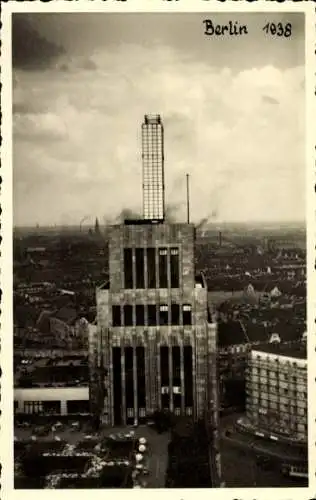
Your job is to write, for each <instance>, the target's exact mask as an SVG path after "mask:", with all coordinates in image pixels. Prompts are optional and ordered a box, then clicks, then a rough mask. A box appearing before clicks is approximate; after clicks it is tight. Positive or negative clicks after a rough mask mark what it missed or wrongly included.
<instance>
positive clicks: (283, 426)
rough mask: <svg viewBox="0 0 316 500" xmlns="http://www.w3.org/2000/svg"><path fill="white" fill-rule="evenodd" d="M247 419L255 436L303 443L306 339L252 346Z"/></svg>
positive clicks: (305, 400) (247, 377) (305, 393)
mask: <svg viewBox="0 0 316 500" xmlns="http://www.w3.org/2000/svg"><path fill="white" fill-rule="evenodd" d="M246 390H247V404H246V408H247V420H248V422H249V424H250V425H251V426H252V427H253V428H254V430H255V431H256V434H257V435H261V436H262V437H267V438H270V439H273V440H279V441H288V442H289V443H296V444H301V445H305V444H307V433H308V428H307V427H308V426H307V406H308V404H307V354H306V341H305V340H302V341H299V342H291V343H278V342H275V343H274V342H271V343H268V344H264V345H261V346H257V347H255V348H253V349H252V351H251V353H250V356H249V366H248V369H247V373H246Z"/></svg>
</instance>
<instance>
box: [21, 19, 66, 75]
mask: <svg viewBox="0 0 316 500" xmlns="http://www.w3.org/2000/svg"><path fill="white" fill-rule="evenodd" d="M63 52H64V49H63V47H61V46H58V45H56V44H55V43H52V42H51V41H48V40H46V38H44V37H42V36H40V35H39V33H38V32H37V31H36V30H35V29H34V28H33V27H32V24H31V20H30V19H29V20H28V19H27V17H26V16H25V15H24V14H13V15H12V60H13V66H14V67H17V68H25V69H26V68H27V69H38V68H44V67H49V66H50V64H51V62H52V61H53V60H54V59H55V58H57V57H59V56H60V55H61V54H62V53H63Z"/></svg>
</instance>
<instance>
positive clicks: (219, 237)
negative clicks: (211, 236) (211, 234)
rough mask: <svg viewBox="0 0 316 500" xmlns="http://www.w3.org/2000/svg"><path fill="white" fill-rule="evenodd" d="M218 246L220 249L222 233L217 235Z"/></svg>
mask: <svg viewBox="0 0 316 500" xmlns="http://www.w3.org/2000/svg"><path fill="white" fill-rule="evenodd" d="M218 244H219V246H220V247H221V246H222V232H221V231H220V232H219V233H218Z"/></svg>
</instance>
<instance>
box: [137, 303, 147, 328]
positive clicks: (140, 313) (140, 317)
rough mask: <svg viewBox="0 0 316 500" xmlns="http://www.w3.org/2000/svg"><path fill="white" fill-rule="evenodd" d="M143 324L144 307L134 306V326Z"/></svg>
mask: <svg viewBox="0 0 316 500" xmlns="http://www.w3.org/2000/svg"><path fill="white" fill-rule="evenodd" d="M144 324H145V307H144V306H143V305H137V306H136V326H143V325H144Z"/></svg>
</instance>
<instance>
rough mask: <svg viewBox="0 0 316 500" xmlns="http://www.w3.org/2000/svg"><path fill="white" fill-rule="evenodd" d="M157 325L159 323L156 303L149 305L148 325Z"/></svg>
mask: <svg viewBox="0 0 316 500" xmlns="http://www.w3.org/2000/svg"><path fill="white" fill-rule="evenodd" d="M156 325H157V317H156V305H155V304H150V305H149V306H148V326H156Z"/></svg>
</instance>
